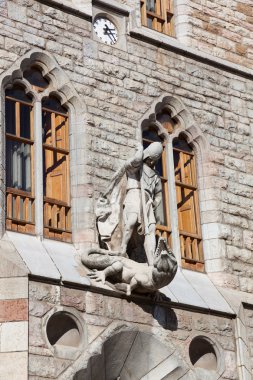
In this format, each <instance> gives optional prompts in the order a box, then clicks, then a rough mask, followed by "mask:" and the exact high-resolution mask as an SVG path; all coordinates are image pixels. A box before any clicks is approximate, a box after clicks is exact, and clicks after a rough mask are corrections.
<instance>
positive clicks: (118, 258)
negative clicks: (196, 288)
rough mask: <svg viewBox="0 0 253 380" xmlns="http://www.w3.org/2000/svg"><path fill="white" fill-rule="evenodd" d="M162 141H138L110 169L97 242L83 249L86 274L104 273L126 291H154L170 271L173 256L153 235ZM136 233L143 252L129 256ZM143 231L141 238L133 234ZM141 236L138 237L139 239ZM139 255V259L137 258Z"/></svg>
mask: <svg viewBox="0 0 253 380" xmlns="http://www.w3.org/2000/svg"><path fill="white" fill-rule="evenodd" d="M162 150H163V148H162V144H161V143H159V142H154V143H152V144H150V145H149V146H148V148H146V149H145V150H144V151H143V147H142V145H140V146H139V147H138V150H137V152H136V154H135V155H134V157H133V158H131V159H129V160H128V161H127V162H126V163H125V164H124V165H123V166H122V167H121V168H120V169H119V170H118V171H117V172H116V173H115V175H114V177H113V179H112V182H111V185H110V186H109V188H108V190H107V191H106V192H105V193H104V194H103V195H102V196H101V197H100V198H99V199H98V202H97V207H96V216H97V232H98V238H99V247H98V248H94V249H91V250H89V251H87V252H84V253H83V255H82V262H83V264H84V265H85V266H86V267H88V268H90V269H92V270H93V272H91V273H90V274H89V276H90V278H92V279H94V280H95V281H102V283H105V280H106V279H107V278H108V279H109V280H110V282H113V283H114V285H113V287H114V288H116V289H119V290H121V291H124V292H126V293H127V295H130V294H131V292H132V290H135V291H137V292H146V293H147V292H154V291H156V290H158V289H160V288H162V287H163V286H165V285H167V284H168V283H169V282H171V281H172V279H173V278H174V276H175V273H176V270H177V262H176V259H175V257H174V255H173V253H172V251H171V250H170V249H169V248H168V246H167V242H166V241H165V239H163V238H159V240H158V242H157V238H156V235H155V225H156V222H157V217H156V209H157V207H158V205H159V203H160V202H161V198H162V184H161V179H160V176H159V173H158V172H157V171H156V170H155V164H156V162H157V161H158V160H159V159H160V157H161V154H162ZM134 235H135V237H136V236H137V238H136V239H137V241H138V240H140V241H139V243H138V242H137V247H138V244H139V248H141V249H142V250H144V252H145V257H144V259H143V257H142V258H141V259H139V260H134V259H133V258H134V257H133V254H132V251H131V246H130V248H129V244H130V243H131V240H134ZM138 236H139V237H142V238H141V239H138ZM140 242H141V243H140ZM136 261H141V262H136Z"/></svg>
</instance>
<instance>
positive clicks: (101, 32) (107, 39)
mask: <svg viewBox="0 0 253 380" xmlns="http://www.w3.org/2000/svg"><path fill="white" fill-rule="evenodd" d="M93 29H94V32H95V33H96V35H97V37H98V38H99V39H100V40H101V41H103V42H104V43H106V44H108V45H114V44H116V42H117V41H118V32H117V28H116V26H115V25H114V24H113V22H112V21H110V20H109V19H108V18H106V17H102V16H100V17H97V18H96V19H95V21H94V23H93Z"/></svg>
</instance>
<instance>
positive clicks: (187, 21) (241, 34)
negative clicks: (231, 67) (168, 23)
mask: <svg viewBox="0 0 253 380" xmlns="http://www.w3.org/2000/svg"><path fill="white" fill-rule="evenodd" d="M175 3H176V4H177V6H176V11H177V17H176V34H177V36H178V38H179V40H180V41H181V42H183V43H185V44H186V45H188V46H192V47H196V48H197V49H199V50H201V51H203V52H207V53H210V54H212V55H214V56H215V57H219V58H223V59H226V60H228V61H231V62H234V63H238V64H240V65H244V66H247V67H252V58H253V56H252V54H253V42H252V41H253V7H252V2H251V0H246V1H236V0H230V1H226V0H224V1H220V0H217V1H216V0H215V1H204V0H191V1H185V0H180V1H175Z"/></svg>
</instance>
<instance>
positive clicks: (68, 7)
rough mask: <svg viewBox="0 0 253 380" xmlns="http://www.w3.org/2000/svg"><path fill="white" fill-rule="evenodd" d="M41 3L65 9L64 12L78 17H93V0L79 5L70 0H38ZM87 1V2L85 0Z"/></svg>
mask: <svg viewBox="0 0 253 380" xmlns="http://www.w3.org/2000/svg"><path fill="white" fill-rule="evenodd" d="M37 1H38V2H39V3H42V4H45V5H48V6H49V7H55V8H59V9H61V10H63V11H64V12H67V13H71V14H76V15H77V16H78V17H82V18H85V19H88V20H90V19H91V17H92V5H91V0H90V1H86V4H84V5H83V6H81V7H79V6H77V5H75V4H74V3H73V2H72V1H69V0H37ZM84 3H85V2H84Z"/></svg>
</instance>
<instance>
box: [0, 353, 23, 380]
mask: <svg viewBox="0 0 253 380" xmlns="http://www.w3.org/2000/svg"><path fill="white" fill-rule="evenodd" d="M27 368H28V355H27V352H8V353H0V374H1V378H2V379H4V380H5V379H6V380H7V379H11V380H27V375H28V374H27Z"/></svg>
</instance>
